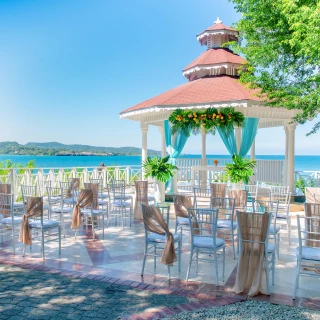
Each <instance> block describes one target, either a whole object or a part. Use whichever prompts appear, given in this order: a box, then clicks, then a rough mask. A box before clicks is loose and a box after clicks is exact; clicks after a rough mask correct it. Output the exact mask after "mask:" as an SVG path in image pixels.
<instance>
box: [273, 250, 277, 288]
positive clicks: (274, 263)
mask: <svg viewBox="0 0 320 320" xmlns="http://www.w3.org/2000/svg"><path fill="white" fill-rule="evenodd" d="M276 250H277V249H276ZM275 269H276V254H275V253H273V255H272V285H274V273H275Z"/></svg>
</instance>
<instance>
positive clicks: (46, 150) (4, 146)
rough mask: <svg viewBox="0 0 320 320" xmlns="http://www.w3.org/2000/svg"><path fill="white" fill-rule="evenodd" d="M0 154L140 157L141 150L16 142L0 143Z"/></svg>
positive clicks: (152, 151)
mask: <svg viewBox="0 0 320 320" xmlns="http://www.w3.org/2000/svg"><path fill="white" fill-rule="evenodd" d="M0 154H16V155H50V156H63V155H65V156H67V155H70V156H74V155H108V156H113V155H122V156H124V155H128V156H129V155H141V149H140V148H135V147H119V148H116V147H96V146H89V145H81V144H70V145H68V144H62V143H59V142H28V143H26V144H25V145H23V144H19V143H17V142H11V141H5V142H0ZM148 154H149V155H160V152H159V151H156V150H148Z"/></svg>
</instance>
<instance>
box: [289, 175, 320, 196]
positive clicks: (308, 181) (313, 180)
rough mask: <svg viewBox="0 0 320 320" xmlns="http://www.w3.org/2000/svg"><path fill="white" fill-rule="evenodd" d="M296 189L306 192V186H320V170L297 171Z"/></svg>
mask: <svg viewBox="0 0 320 320" xmlns="http://www.w3.org/2000/svg"><path fill="white" fill-rule="evenodd" d="M294 181H295V187H296V191H297V192H300V193H304V189H305V188H306V187H320V171H295V172H294Z"/></svg>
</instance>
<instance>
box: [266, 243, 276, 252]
mask: <svg viewBox="0 0 320 320" xmlns="http://www.w3.org/2000/svg"><path fill="white" fill-rule="evenodd" d="M275 250H276V246H275V245H274V244H272V243H268V253H273V252H274V251H275Z"/></svg>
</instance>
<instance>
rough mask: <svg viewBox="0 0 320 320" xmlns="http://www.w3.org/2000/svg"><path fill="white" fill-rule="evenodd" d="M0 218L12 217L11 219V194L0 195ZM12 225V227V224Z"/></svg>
mask: <svg viewBox="0 0 320 320" xmlns="http://www.w3.org/2000/svg"><path fill="white" fill-rule="evenodd" d="M0 216H1V218H8V217H12V219H13V194H10V193H0ZM0 220H1V219H0ZM12 222H13V220H12ZM12 225H13V226H14V223H12Z"/></svg>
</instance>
